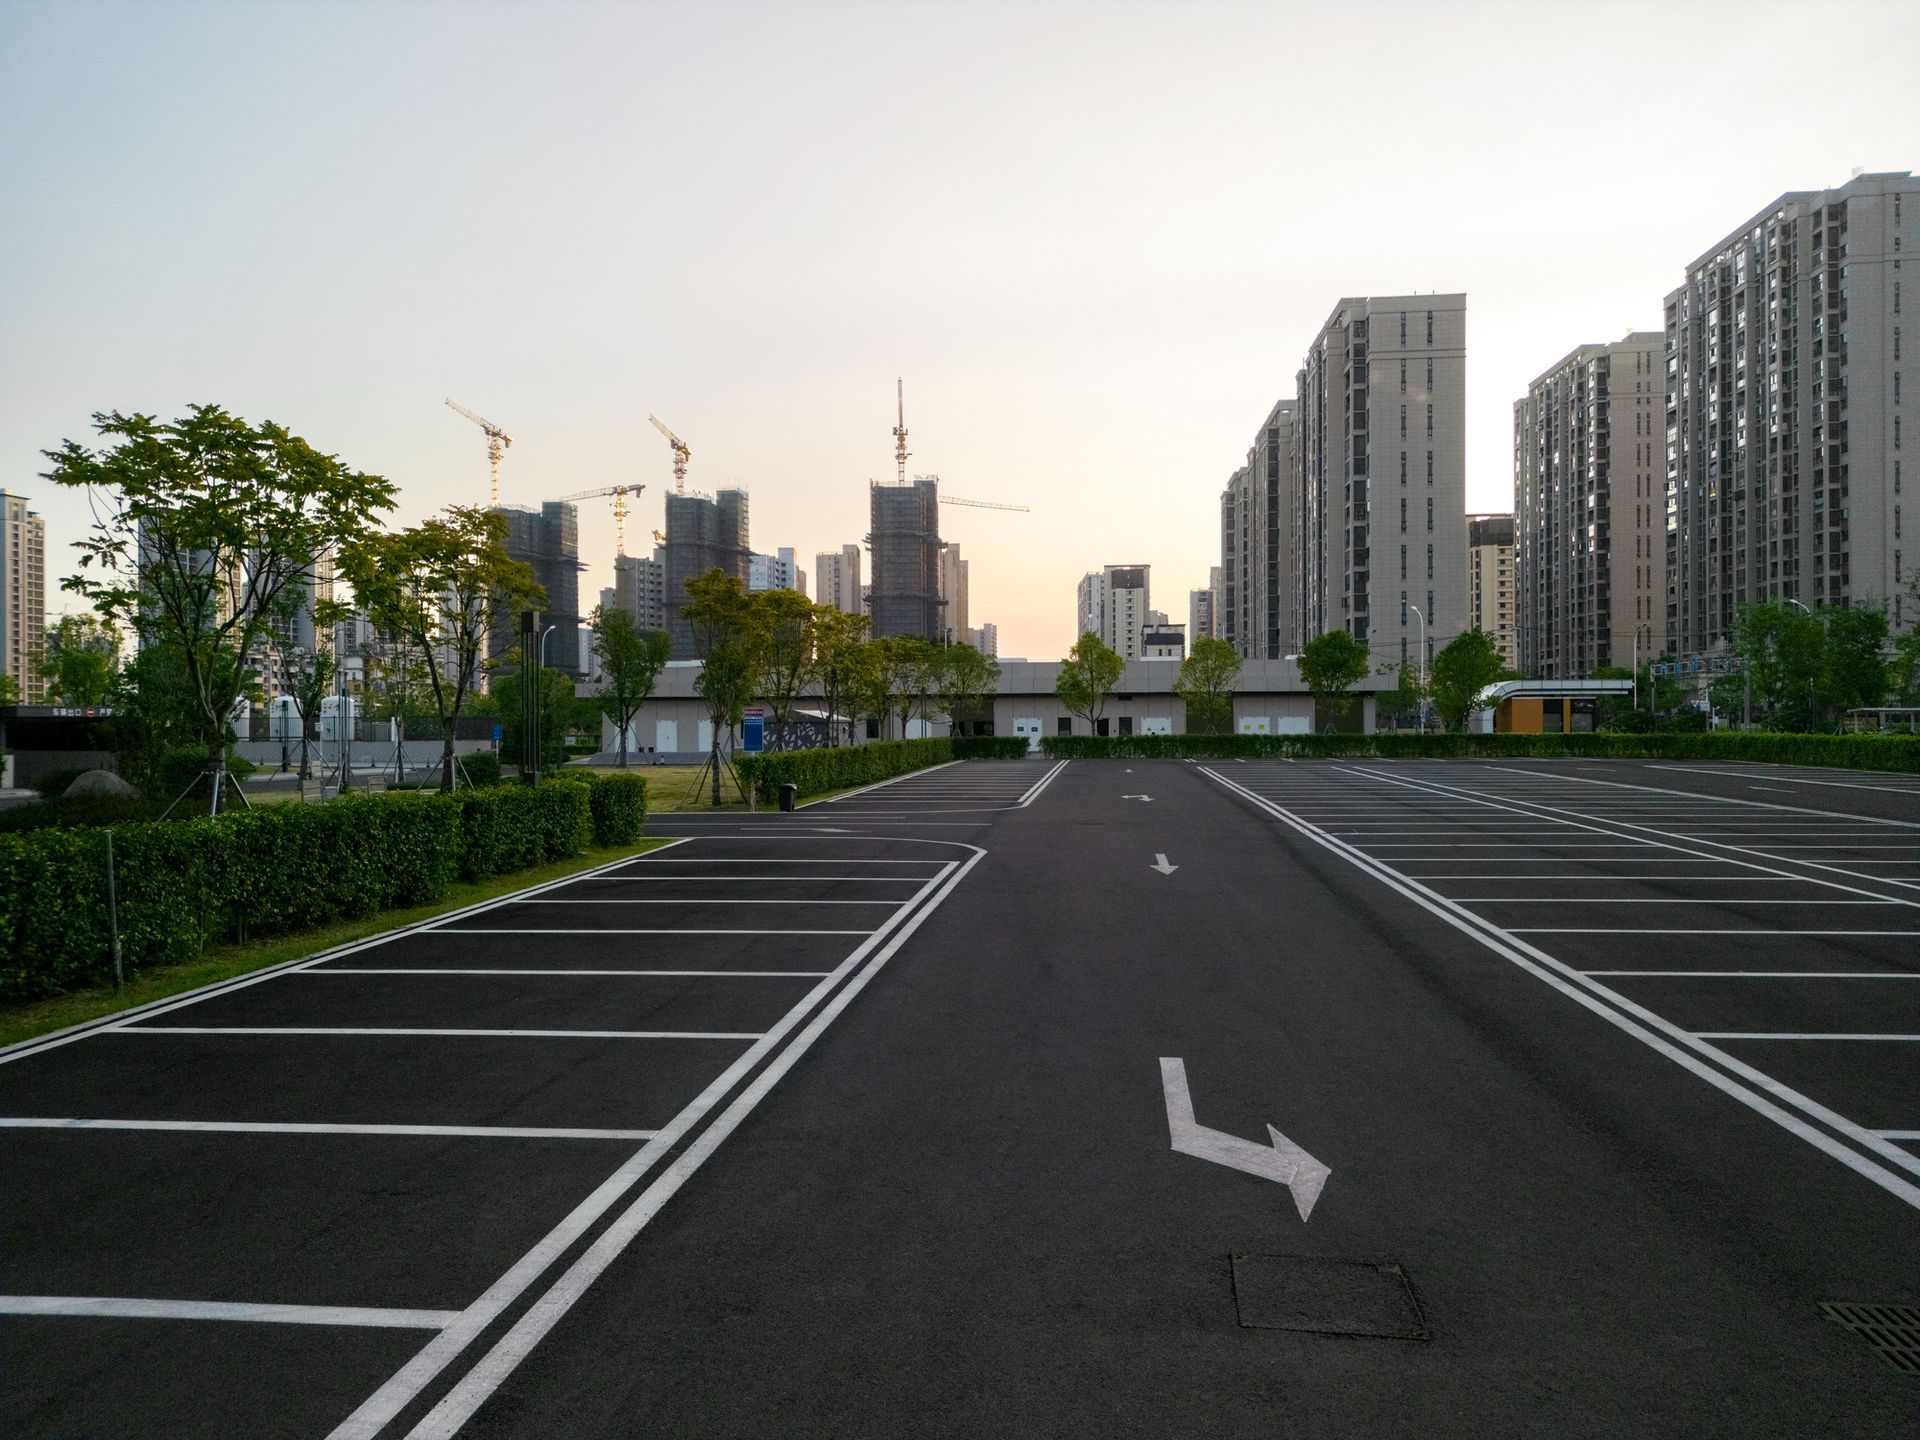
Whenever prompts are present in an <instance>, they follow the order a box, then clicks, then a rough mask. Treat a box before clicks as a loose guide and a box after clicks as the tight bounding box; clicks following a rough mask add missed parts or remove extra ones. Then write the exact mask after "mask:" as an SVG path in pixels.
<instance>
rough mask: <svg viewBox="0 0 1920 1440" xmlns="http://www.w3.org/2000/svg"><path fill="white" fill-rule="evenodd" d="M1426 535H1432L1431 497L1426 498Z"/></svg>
mask: <svg viewBox="0 0 1920 1440" xmlns="http://www.w3.org/2000/svg"><path fill="white" fill-rule="evenodd" d="M1427 533H1428V534H1429V535H1431V534H1432V533H1433V497H1432V496H1431V495H1429V496H1428V497H1427Z"/></svg>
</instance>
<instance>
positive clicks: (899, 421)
mask: <svg viewBox="0 0 1920 1440" xmlns="http://www.w3.org/2000/svg"><path fill="white" fill-rule="evenodd" d="M893 401H894V405H895V407H896V408H895V412H894V413H895V416H896V419H895V422H894V426H893V460H894V463H895V464H896V465H898V466H899V467H900V483H901V484H902V485H904V484H906V483H907V456H908V454H909V453H910V452H909V451H908V449H907V383H906V381H905V380H903V379H901V378H900V377H899V376H898V375H896V376H894V377H893Z"/></svg>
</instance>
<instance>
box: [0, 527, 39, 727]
mask: <svg viewBox="0 0 1920 1440" xmlns="http://www.w3.org/2000/svg"><path fill="white" fill-rule="evenodd" d="M46 635H47V525H46V522H45V521H44V520H42V519H41V518H40V516H39V515H38V514H37V513H36V512H34V511H32V510H29V509H28V508H27V501H26V497H25V496H23V495H14V494H11V493H10V492H8V491H6V490H0V675H10V676H12V677H13V681H14V687H15V689H16V690H17V691H18V693H19V696H20V703H22V704H23V705H38V704H40V703H42V702H43V701H44V700H45V698H46V694H47V682H46V677H44V676H43V675H41V673H40V658H41V657H40V650H41V647H42V646H43V645H44V644H45V643H46Z"/></svg>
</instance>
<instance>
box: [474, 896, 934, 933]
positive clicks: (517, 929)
mask: <svg viewBox="0 0 1920 1440" xmlns="http://www.w3.org/2000/svg"><path fill="white" fill-rule="evenodd" d="M900 903H901V904H903V905H910V904H912V903H913V902H912V901H911V900H903V901H901V902H900ZM437 933H439V934H441V935H869V934H872V933H873V932H872V931H869V930H718V929H708V928H704V927H696V928H694V929H690V930H689V929H680V930H589V929H586V928H584V927H582V928H580V929H577V930H569V929H565V928H562V929H558V930H541V929H537V928H535V927H534V926H531V925H525V926H511V927H509V928H507V929H505V930H482V929H479V928H477V927H475V928H471V929H470V928H468V927H467V926H464V925H463V926H460V927H459V928H458V929H452V928H449V929H444V930H439V931H438V932H437Z"/></svg>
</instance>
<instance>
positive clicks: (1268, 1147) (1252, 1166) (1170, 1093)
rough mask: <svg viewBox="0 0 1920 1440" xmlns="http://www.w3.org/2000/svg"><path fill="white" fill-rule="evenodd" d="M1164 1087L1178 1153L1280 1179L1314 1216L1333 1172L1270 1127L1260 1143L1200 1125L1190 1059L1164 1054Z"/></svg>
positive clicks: (1301, 1208)
mask: <svg viewBox="0 0 1920 1440" xmlns="http://www.w3.org/2000/svg"><path fill="white" fill-rule="evenodd" d="M1160 1085H1161V1088H1162V1089H1163V1090H1164V1091H1165V1092H1166V1101H1167V1132H1168V1134H1169V1135H1170V1136H1171V1137H1172V1140H1173V1148H1174V1149H1175V1150H1176V1151H1178V1152H1179V1153H1180V1154H1182V1155H1191V1156H1193V1157H1194V1158H1195V1159H1197V1160H1211V1161H1212V1162H1213V1163H1214V1164H1216V1165H1225V1166H1227V1167H1229V1168H1230V1169H1234V1170H1240V1171H1244V1172H1245V1173H1246V1174H1248V1175H1257V1176H1259V1177H1260V1178H1261V1179H1262V1180H1274V1181H1278V1182H1279V1183H1280V1184H1282V1185H1284V1186H1286V1187H1287V1189H1288V1190H1289V1191H1291V1192H1292V1194H1293V1204H1294V1208H1295V1209H1297V1210H1298V1211H1299V1212H1300V1218H1301V1219H1302V1220H1305V1219H1306V1218H1307V1217H1308V1216H1310V1215H1312V1214H1313V1207H1314V1202H1316V1201H1317V1200H1319V1198H1320V1192H1321V1190H1323V1189H1324V1188H1325V1187H1326V1183H1327V1177H1328V1176H1329V1175H1331V1174H1333V1171H1331V1170H1329V1169H1328V1168H1327V1167H1326V1166H1325V1165H1323V1164H1322V1163H1321V1162H1320V1161H1318V1160H1316V1159H1314V1158H1313V1156H1311V1155H1309V1154H1308V1153H1307V1152H1306V1151H1304V1150H1302V1149H1301V1148H1300V1147H1299V1146H1298V1145H1296V1144H1294V1143H1293V1142H1292V1141H1291V1140H1289V1139H1287V1137H1286V1136H1284V1135H1282V1134H1281V1133H1280V1132H1279V1131H1278V1130H1276V1129H1274V1128H1273V1126H1271V1125H1269V1126H1267V1136H1268V1142H1269V1143H1267V1144H1265V1145H1260V1144H1257V1143H1255V1142H1254V1141H1252V1140H1242V1139H1241V1138H1240V1137H1239V1136H1238V1135H1229V1134H1227V1133H1226V1132H1225V1131H1223V1130H1209V1129H1208V1128H1207V1127H1206V1126H1204V1125H1201V1124H1198V1123H1196V1122H1195V1120H1194V1118H1193V1095H1192V1093H1191V1092H1190V1091H1189V1090H1188V1089H1187V1066H1186V1062H1185V1061H1184V1060H1182V1059H1180V1058H1179V1057H1178V1056H1162V1057H1161V1059H1160Z"/></svg>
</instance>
